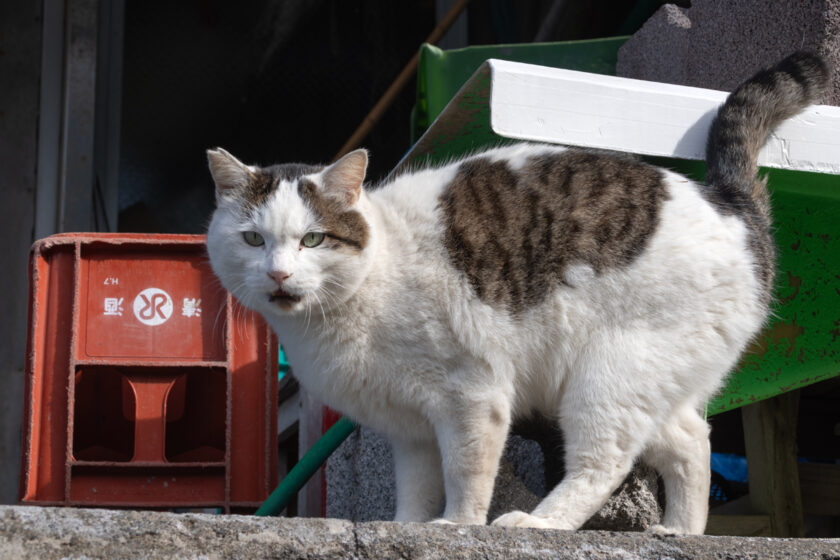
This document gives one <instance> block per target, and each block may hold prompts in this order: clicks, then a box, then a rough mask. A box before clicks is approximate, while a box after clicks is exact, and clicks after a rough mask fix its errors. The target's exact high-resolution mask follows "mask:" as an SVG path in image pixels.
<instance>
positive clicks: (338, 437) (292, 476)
mask: <svg viewBox="0 0 840 560" xmlns="http://www.w3.org/2000/svg"><path fill="white" fill-rule="evenodd" d="M355 429H356V425H355V424H354V423H353V421H352V420H350V419H349V418H347V417H346V416H342V417H341V418H340V419H339V420H338V422H336V423H335V424H333V427H332V428H330V429H329V430H327V432H326V433H325V434H324V435H322V436H321V438H320V439H319V440H318V441H316V442H315V445H313V446H312V448H311V449H310V450H309V451H307V452H306V453H305V454H304V456H303V457H301V458H300V460H299V461H298V462H297V464H296V465H295V466H294V467H292V470H290V471H289V474H287V475H286V476H285V477H283V480H281V481H280V484H278V485H277V488H275V489H274V492H272V493H271V495H270V496H269V497H268V499H267V500H266V501H264V502H263V504H262V505H261V506H260V508H259V509H258V510H257V512H256V513H255V514H254V515H258V516H260V517H266V516H269V515H277V514H279V513H280V512H281V511H283V509H284V508H285V507H286V504H288V503H289V500H291V499H292V498H293V497H294V496H295V495H296V494H297V493H298V491H299V490H300V489H301V488H302V487H303V485H304V484H306V482H307V481H308V480H309V479H310V478H311V477H312V475H313V474H315V472H316V471H317V470H318V469H319V468H320V467H321V465H323V464H324V463H326V461H327V458H328V457H329V456H330V455H332V452H333V451H335V450H336V449H337V448H338V446H339V445H341V442H343V441H344V440H345V439H347V438H348V437H349V436H350V434H352V433H353V430H355Z"/></svg>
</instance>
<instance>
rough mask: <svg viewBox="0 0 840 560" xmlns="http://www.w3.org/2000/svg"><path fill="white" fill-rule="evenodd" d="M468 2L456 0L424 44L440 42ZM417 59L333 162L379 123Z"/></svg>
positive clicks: (413, 68) (466, 0) (416, 55)
mask: <svg viewBox="0 0 840 560" xmlns="http://www.w3.org/2000/svg"><path fill="white" fill-rule="evenodd" d="M469 2H470V0H458V1H457V2H455V5H454V6H452V7H451V8H450V9H449V11H448V12H446V15H445V16H443V19H441V20H440V23H438V24H437V27H435V29H434V30H433V31H432V33H431V34H430V35H429V36H428V37H427V38H426V43H431V44H433V45H434V44H435V43H437V42H438V41H440V39H441V37H443V36H444V35H445V34H446V32H447V31H449V28H450V27H452V24H453V23H455V20H456V19H458V16H459V15H461V12H462V11H464V8H466V7H467V4H469ZM418 59H419V51H418V52H415V53H414V56H412V57H411V60H409V61H408V64H406V65H405V68H403V69H402V72H400V74H399V76H397V79H396V80H394V81H393V83H392V84H391V85H390V86H389V87H388V89H387V90H385V93H384V94H382V97H381V98H380V99H379V101H377V102H376V105H374V106H373V109H371V110H370V113H368V114H367V116H366V117H365V118H364V120H363V121H362V123H361V124H360V125H359V127H358V128H357V129H356V131H355V132H354V133H353V135H352V136H350V138H349V139H348V140H347V142H345V143H344V146H342V147H341V149H340V150H339V151H338V153H337V154H336V155H335V157H334V158H333V161H335V160H337V159H339V158H340V157H341V156H343V155H344V154H346V153H347V152H349V151H350V150H352V149H354V148H356V147H357V146H358V145H359V144H360V143H361V141H362V140H364V139H365V137H366V136H367V135H368V133H370V129H371V128H373V126H374V125H375V124H376V123H377V122H379V119H381V118H382V115H383V114H384V113H385V111H386V110H387V109H388V107H390V106H391V104H392V103H393V102H394V99H396V97H397V95H398V94H399V93H400V92H401V91H402V89H403V88H404V87H405V85H406V84H407V83H408V81H409V79H410V78H411V76H412V75H414V73H415V72H416V71H417V61H418Z"/></svg>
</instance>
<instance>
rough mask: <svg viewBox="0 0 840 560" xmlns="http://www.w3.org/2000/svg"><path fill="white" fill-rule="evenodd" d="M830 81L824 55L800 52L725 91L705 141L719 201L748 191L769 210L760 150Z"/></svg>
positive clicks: (741, 199) (737, 200) (738, 198)
mask: <svg viewBox="0 0 840 560" xmlns="http://www.w3.org/2000/svg"><path fill="white" fill-rule="evenodd" d="M828 81H829V72H828V67H827V66H826V64H825V62H823V60H822V59H821V58H820V57H818V56H817V55H814V54H810V53H805V52H797V53H794V54H792V55H790V56H789V57H787V58H785V59H784V60H782V61H781V62H779V63H778V64H776V65H775V66H773V67H771V68H768V69H767V70H762V71H761V72H759V73H758V74H756V75H755V76H753V77H752V78H750V79H749V80H747V81H746V82H744V83H743V84H741V85H740V86H738V87H737V88H736V89H735V91H733V92H732V93H731V94H730V95H729V97H727V99H726V102H725V103H724V104H723V106H721V108H720V110H719V111H718V114H717V117H716V118H715V121H714V123H713V124H712V127H711V130H710V131H709V139H708V143H707V145H706V164H707V171H706V183H707V184H708V185H709V187H710V188H711V189H713V190H714V191H716V192H715V194H716V195H717V196H718V197H719V200H720V201H721V202H724V203H730V204H733V205H735V206H740V205H742V204H744V203H745V202H746V200H745V195H746V197H748V199H752V201H753V202H754V203H757V204H758V207H759V209H760V211H761V212H762V213H764V214H766V215H767V216H769V204H768V200H767V199H768V194H767V191H766V189H765V186H764V182H763V181H760V180H758V178H757V177H756V174H757V173H758V165H757V163H756V160H757V158H758V152H759V150H760V149H761V147H762V146H763V145H764V142H765V141H766V140H767V137H768V136H769V135H770V133H771V132H772V131H773V129H774V128H776V126H778V125H779V124H780V123H781V122H782V121H784V120H785V119H787V118H789V117H792V116H793V115H796V114H797V113H799V112H800V111H801V110H802V109H804V108H805V107H807V106H808V105H810V104H812V103H814V102H816V101H817V100H818V99H819V98H820V96H821V95H822V94H823V92H824V91H825V90H826V88H827V87H828Z"/></svg>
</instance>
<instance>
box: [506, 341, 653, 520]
mask: <svg viewBox="0 0 840 560" xmlns="http://www.w3.org/2000/svg"><path fill="white" fill-rule="evenodd" d="M616 356H617V354H612V356H610V352H609V347H608V346H599V347H595V348H594V349H593V352H592V354H591V355H590V356H588V358H587V359H586V360H583V361H582V365H581V367H580V369H579V370H578V371H577V372H576V373H575V374H573V375H572V376H570V377H569V378H568V379H567V380H566V387H565V389H564V392H563V396H562V398H561V402H560V408H559V417H560V427H561V429H562V431H563V436H564V447H565V465H566V474H565V476H564V478H563V480H562V481H561V482H560V484H558V485H557V486H556V487H555V488H554V489H553V490H552V491H551V492H550V493H549V494H548V496H546V497H545V498H544V499H543V501H542V502H541V503H540V504H539V505H538V506H537V507H536V508H535V509H534V511H533V512H531V513H530V514H528V513H525V512H521V511H514V512H510V513H507V514H505V515H502V516H500V517H499V518H497V519H496V520H495V521H494V522H493V525H502V526H517V527H539V528H553V529H564V530H574V529H577V528H579V527H580V526H581V525H583V524H584V523H585V522H586V521H587V520H588V519H589V518H590V517H591V516H592V515H593V514H595V513H596V512H597V511H598V510H599V509H600V508H601V506H603V504H604V503H605V502H606V501H607V499H609V497H610V495H611V494H612V493H613V491H615V489H616V488H618V486H619V484H621V482H622V481H623V480H624V478H625V477H626V476H627V474H628V473H629V472H630V469H631V468H632V466H633V463H634V461H635V459H636V458H637V457H638V456H639V454H641V452H642V450H643V449H644V448H645V446H646V444H647V440H648V438H649V437H650V435H651V434H652V432H653V430H654V428H655V426H656V425H657V423H658V421H659V418H658V415H659V414H661V413H660V412H659V410H658V407H657V403H656V402H655V396H654V395H652V394H651V392H650V391H649V387H644V386H643V383H639V382H638V381H637V380H639V379H640V376H637V375H633V371H634V370H637V369H638V366H637V367H636V368H634V367H632V366H633V365H636V364H632V359H633V357H634V356H633V355H632V352H627V353H625V355H624V356H625V358H624V359H618V358H617V357H616ZM622 370H623V371H622ZM628 370H629V371H628ZM648 377H650V376H648Z"/></svg>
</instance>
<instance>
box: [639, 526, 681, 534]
mask: <svg viewBox="0 0 840 560" xmlns="http://www.w3.org/2000/svg"><path fill="white" fill-rule="evenodd" d="M645 532H647V533H653V534H654V535H679V534H681V533H682V531H680V530H679V529H678V528H676V527H666V526H665V525H660V524H656V525H651V526H650V527H648V528H647V529H646V531H645Z"/></svg>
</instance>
